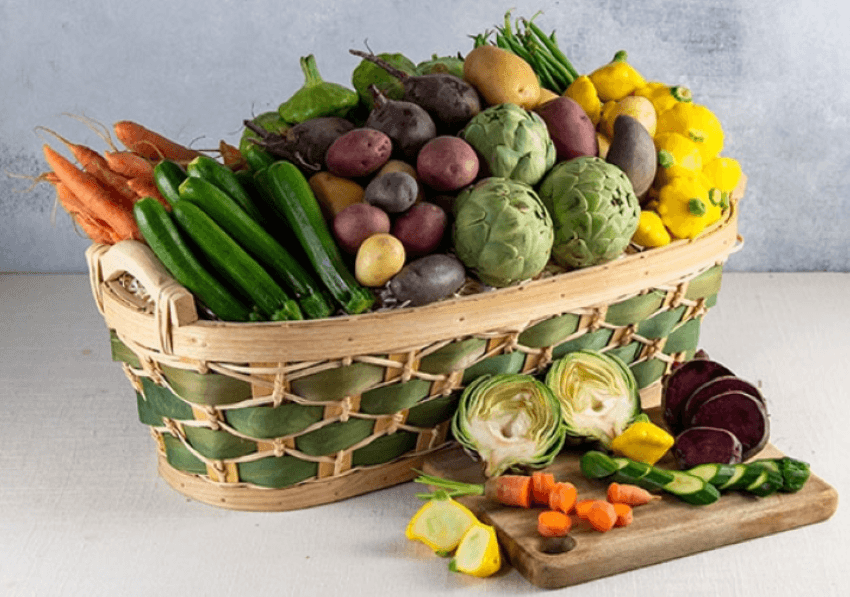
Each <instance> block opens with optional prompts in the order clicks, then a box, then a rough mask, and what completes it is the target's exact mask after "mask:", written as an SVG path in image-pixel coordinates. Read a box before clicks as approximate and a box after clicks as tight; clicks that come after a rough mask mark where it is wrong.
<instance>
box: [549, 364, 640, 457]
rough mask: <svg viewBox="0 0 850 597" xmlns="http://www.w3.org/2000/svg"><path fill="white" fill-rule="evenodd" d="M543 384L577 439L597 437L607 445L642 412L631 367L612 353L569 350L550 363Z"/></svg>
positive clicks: (590, 439)
mask: <svg viewBox="0 0 850 597" xmlns="http://www.w3.org/2000/svg"><path fill="white" fill-rule="evenodd" d="M546 385H547V386H549V388H550V389H551V390H552V393H554V394H555V396H556V397H557V398H558V400H559V402H560V405H561V415H562V417H563V418H564V423H565V424H566V434H567V436H569V437H570V438H571V439H572V440H573V441H575V442H577V443H578V442H584V441H598V442H600V443H601V444H602V445H603V446H605V447H606V448H607V447H608V446H610V445H611V440H613V439H614V438H615V437H617V436H618V435H620V434H621V433H622V432H623V431H625V430H626V427H628V426H629V425H631V424H632V422H634V420H635V419H636V418H637V417H638V416H640V415H641V414H642V411H641V406H640V392H639V390H638V386H637V382H636V381H635V377H634V375H633V374H632V370H631V369H629V367H628V366H627V365H626V364H625V363H624V362H623V361H622V360H620V359H619V358H617V357H616V356H614V355H608V354H605V353H603V352H599V351H595V350H577V351H575V352H571V353H568V354H567V355H565V356H564V357H562V358H561V359H558V360H557V361H555V362H554V363H552V366H551V367H550V368H549V371H548V372H547V373H546Z"/></svg>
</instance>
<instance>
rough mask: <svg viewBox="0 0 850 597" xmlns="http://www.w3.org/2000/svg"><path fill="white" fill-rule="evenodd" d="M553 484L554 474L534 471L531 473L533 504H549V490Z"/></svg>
mask: <svg viewBox="0 0 850 597" xmlns="http://www.w3.org/2000/svg"><path fill="white" fill-rule="evenodd" d="M553 485H555V475H553V474H552V473H544V472H543V471H534V472H533V473H531V497H532V500H533V501H534V503H535V504H539V505H543V506H547V505H549V492H550V491H552V486H553Z"/></svg>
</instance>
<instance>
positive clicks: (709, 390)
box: [680, 375, 764, 421]
mask: <svg viewBox="0 0 850 597" xmlns="http://www.w3.org/2000/svg"><path fill="white" fill-rule="evenodd" d="M730 390H736V391H738V392H744V393H745V394H749V395H750V396H752V397H753V398H757V399H758V400H760V401H761V402H762V403H764V397H763V396H762V394H761V392H760V391H759V389H758V388H757V387H755V386H754V385H753V384H751V383H750V382H748V381H746V380H743V379H741V378H740V377H735V376H734V375H722V376H720V377H715V378H714V379H712V380H710V381H707V382H705V383H704V384H702V385H701V386H700V387H698V388H697V389H696V390H694V392H693V393H692V394H691V395H690V396H689V397H688V399H687V400H685V403H684V404H683V405H682V408H681V411H680V412H681V417H680V418H681V420H682V421H690V420H691V417H693V415H694V413H695V412H696V410H697V409H698V408H699V407H700V405H701V404H702V403H703V402H705V401H706V400H708V399H709V398H713V397H714V396H717V395H719V394H722V393H724V392H728V391H730Z"/></svg>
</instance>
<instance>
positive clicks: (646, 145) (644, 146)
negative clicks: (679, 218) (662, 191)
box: [605, 114, 658, 198]
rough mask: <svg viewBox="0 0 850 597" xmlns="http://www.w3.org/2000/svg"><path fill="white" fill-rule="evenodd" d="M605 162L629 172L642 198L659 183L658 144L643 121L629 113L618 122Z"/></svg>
mask: <svg viewBox="0 0 850 597" xmlns="http://www.w3.org/2000/svg"><path fill="white" fill-rule="evenodd" d="M605 161H607V162H608V163H609V164H614V165H615V166H617V167H618V168H620V169H621V170H622V171H623V172H625V173H626V176H628V177H629V180H630V181H631V183H632V187H633V188H634V191H635V195H637V196H638V197H639V198H642V197H643V196H644V195H646V193H647V191H649V187H650V186H652V181H653V180H655V173H656V171H657V168H658V154H656V152H655V142H654V141H653V139H652V137H651V136H650V135H649V132H648V131H647V130H646V128H645V127H644V126H643V125H642V124H641V123H640V122H638V121H637V120H636V119H635V118H632V117H631V116H628V115H626V114H622V115H620V116H618V117H617V120H615V121H614V138H613V139H611V146H610V148H609V149H608V153H607V154H606V156H605Z"/></svg>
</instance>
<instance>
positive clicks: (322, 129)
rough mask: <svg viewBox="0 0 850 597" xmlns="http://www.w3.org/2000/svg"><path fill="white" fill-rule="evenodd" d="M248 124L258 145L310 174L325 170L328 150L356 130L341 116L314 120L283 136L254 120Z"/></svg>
mask: <svg viewBox="0 0 850 597" xmlns="http://www.w3.org/2000/svg"><path fill="white" fill-rule="evenodd" d="M244 124H245V126H246V127H247V128H249V129H251V130H252V131H254V132H255V133H256V134H257V135H258V136H259V137H260V138H259V139H257V140H255V141H254V143H256V144H257V145H259V146H260V147H261V148H263V149H265V150H266V151H267V152H269V153H270V154H272V155H273V156H275V157H276V158H278V159H281V160H287V161H290V162H292V163H293V164H295V165H296V166H298V168H300V169H301V170H302V171H303V172H305V173H307V174H308V175H309V174H312V173H314V172H318V171H319V170H322V169H323V168H325V166H326V164H325V154H326V153H327V151H328V148H329V147H330V146H331V145H332V144H333V142H334V141H336V140H337V139H339V138H340V137H341V136H342V135H344V134H345V133H347V132H348V131H350V130H352V129H353V128H354V124H353V123H351V122H350V121H348V120H346V119H344V118H339V117H337V116H319V117H317V118H311V119H310V120H305V121H304V122H300V123H298V124H296V125H294V126H292V127H290V128H289V129H287V130H286V131H285V132H284V133H282V134H277V133H271V132H269V131H267V130H265V129H264V128H262V127H261V126H259V125H256V124H254V123H253V122H251V121H250V120H246V121H244Z"/></svg>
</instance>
